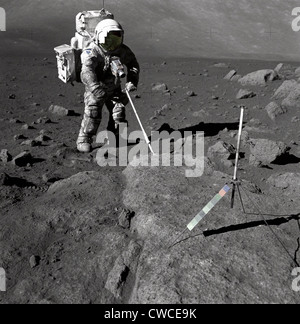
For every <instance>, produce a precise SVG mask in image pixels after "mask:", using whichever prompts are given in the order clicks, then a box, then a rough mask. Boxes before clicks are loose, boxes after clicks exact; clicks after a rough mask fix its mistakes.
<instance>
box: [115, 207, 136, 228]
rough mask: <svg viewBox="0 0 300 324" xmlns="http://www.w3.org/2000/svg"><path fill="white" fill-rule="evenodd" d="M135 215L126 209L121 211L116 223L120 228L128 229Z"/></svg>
mask: <svg viewBox="0 0 300 324" xmlns="http://www.w3.org/2000/svg"><path fill="white" fill-rule="evenodd" d="M134 215H135V213H134V212H133V211H131V210H128V209H123V210H122V212H121V214H120V215H119V218H118V223H119V225H120V226H121V227H122V228H125V229H128V228H130V222H131V219H132V218H133V217H134Z"/></svg>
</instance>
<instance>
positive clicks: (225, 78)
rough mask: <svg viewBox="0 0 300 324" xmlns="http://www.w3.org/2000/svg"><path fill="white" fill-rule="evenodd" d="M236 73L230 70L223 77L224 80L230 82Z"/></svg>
mask: <svg viewBox="0 0 300 324" xmlns="http://www.w3.org/2000/svg"><path fill="white" fill-rule="evenodd" d="M236 73H237V72H236V71H235V70H231V71H230V72H228V73H227V74H226V76H225V77H224V80H228V81H229V80H231V79H232V77H233V76H235V75H236Z"/></svg>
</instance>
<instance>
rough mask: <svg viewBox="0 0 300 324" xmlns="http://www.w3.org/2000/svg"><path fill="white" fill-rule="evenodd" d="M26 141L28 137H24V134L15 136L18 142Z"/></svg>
mask: <svg viewBox="0 0 300 324" xmlns="http://www.w3.org/2000/svg"><path fill="white" fill-rule="evenodd" d="M25 139H27V137H26V136H24V135H22V134H18V135H15V136H14V140H15V141H17V140H25Z"/></svg>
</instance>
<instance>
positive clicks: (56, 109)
mask: <svg viewBox="0 0 300 324" xmlns="http://www.w3.org/2000/svg"><path fill="white" fill-rule="evenodd" d="M49 111H50V112H51V113H52V114H55V115H58V116H73V115H74V110H70V109H66V108H64V107H62V106H57V105H51V106H50V107H49Z"/></svg>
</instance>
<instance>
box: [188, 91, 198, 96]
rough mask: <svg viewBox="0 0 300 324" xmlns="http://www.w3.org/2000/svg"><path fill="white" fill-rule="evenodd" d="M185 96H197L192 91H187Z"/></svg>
mask: <svg viewBox="0 0 300 324" xmlns="http://www.w3.org/2000/svg"><path fill="white" fill-rule="evenodd" d="M186 95H187V96H188V97H195V96H197V95H196V93H195V92H194V91H188V92H187V93H186Z"/></svg>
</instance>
